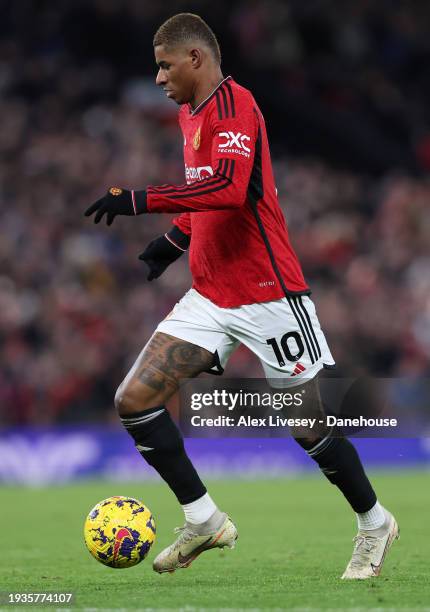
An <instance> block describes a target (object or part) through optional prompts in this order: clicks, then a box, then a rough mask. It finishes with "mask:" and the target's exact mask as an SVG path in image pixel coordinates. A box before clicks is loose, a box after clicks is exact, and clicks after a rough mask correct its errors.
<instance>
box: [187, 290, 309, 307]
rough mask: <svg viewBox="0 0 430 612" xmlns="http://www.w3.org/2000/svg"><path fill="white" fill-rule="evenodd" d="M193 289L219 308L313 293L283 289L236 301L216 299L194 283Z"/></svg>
mask: <svg viewBox="0 0 430 612" xmlns="http://www.w3.org/2000/svg"><path fill="white" fill-rule="evenodd" d="M192 289H194V291H197V293H198V294H199V295H201V296H202V297H204V298H205V299H206V300H209V301H210V302H212V304H215V306H218V307H219V308H240V306H249V305H250V304H264V303H266V302H275V301H276V300H282V298H284V297H287V296H300V295H307V296H309V295H311V293H312V291H311V290H310V289H302V290H299V291H288V292H284V291H281V292H280V293H276V294H274V295H272V296H270V297H267V298H264V299H262V300H256V299H249V300H248V299H245V300H243V301H242V300H240V302H236V301H234V302H233V301H231V300H228V301H225V302H224V301H215V300H214V299H213V298H212V297H210V296H209V295H205V293H203V291H201V290H199V289H198V288H197V287H196V286H195V285H192Z"/></svg>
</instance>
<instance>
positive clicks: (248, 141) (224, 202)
mask: <svg viewBox="0 0 430 612" xmlns="http://www.w3.org/2000/svg"><path fill="white" fill-rule="evenodd" d="M230 91H231V88H230ZM216 102H217V104H216V105H215V104H214V106H213V112H212V114H211V118H210V128H211V137H212V147H211V165H212V168H214V170H215V171H214V174H213V175H212V176H210V177H207V178H204V179H203V180H201V181H196V182H194V183H192V184H191V185H187V184H183V185H162V186H160V187H155V186H151V185H150V186H148V187H147V190H146V192H147V212H149V213H175V212H205V211H213V210H225V209H232V208H240V207H241V206H243V204H244V203H245V201H246V196H247V190H248V184H249V178H250V175H251V170H252V165H253V162H254V154H255V142H256V137H257V118H256V115H255V112H254V108H253V102H252V99H251V97H249V99H248V100H246V101H245V103H243V104H242V105H240V106H239V105H238V104H237V103H236V104H235V103H234V99H233V96H232V95H231V98H230V99H229V98H228V96H227V95H224V96H221V94H220V95H219V97H218V96H217V97H216Z"/></svg>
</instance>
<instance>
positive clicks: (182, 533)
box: [152, 510, 238, 574]
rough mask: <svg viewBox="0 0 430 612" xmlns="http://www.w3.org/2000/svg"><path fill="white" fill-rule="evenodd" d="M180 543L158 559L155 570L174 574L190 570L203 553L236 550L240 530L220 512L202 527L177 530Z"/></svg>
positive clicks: (161, 554)
mask: <svg viewBox="0 0 430 612" xmlns="http://www.w3.org/2000/svg"><path fill="white" fill-rule="evenodd" d="M175 533H179V537H178V539H177V540H176V541H175V542H173V544H171V545H170V546H168V547H167V548H165V549H164V550H163V551H161V553H160V554H159V555H158V556H157V557H156V558H155V560H154V562H153V565H152V567H153V569H154V571H155V572H158V573H159V574H163V573H164V572H174V571H175V570H177V569H180V568H183V567H188V566H189V565H191V563H192V562H193V561H194V559H196V558H197V557H198V556H199V555H200V554H201V553H202V552H205V551H206V550H210V549H211V548H225V547H227V548H234V545H235V544H236V540H237V537H238V535H237V529H236V527H235V526H234V524H233V522H232V521H231V519H230V518H229V517H228V516H227V514H225V513H224V512H220V511H219V510H216V511H215V512H214V514H213V515H212V516H211V517H210V519H209V520H208V521H206V522H205V523H203V524H201V525H193V524H191V523H185V525H184V526H183V527H176V529H175Z"/></svg>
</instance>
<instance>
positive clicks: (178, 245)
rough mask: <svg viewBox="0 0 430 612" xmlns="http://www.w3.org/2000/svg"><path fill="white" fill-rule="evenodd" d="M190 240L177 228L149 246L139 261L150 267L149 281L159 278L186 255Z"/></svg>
mask: <svg viewBox="0 0 430 612" xmlns="http://www.w3.org/2000/svg"><path fill="white" fill-rule="evenodd" d="M189 243H190V238H189V236H187V235H186V234H184V233H183V232H181V230H180V229H179V228H177V227H176V226H175V227H174V228H173V229H172V230H171V231H170V232H169V233H168V234H165V235H164V236H159V237H158V238H156V239H155V240H153V241H152V242H150V243H149V244H148V246H147V247H146V249H145V250H144V251H143V253H141V254H140V255H139V259H141V260H142V261H144V262H145V263H146V264H147V265H148V266H149V274H148V280H149V281H152V280H154V278H158V277H159V276H161V275H162V274H163V272H164V270H165V269H166V268H167V267H168V266H170V264H171V263H173V262H174V261H176V260H177V259H179V257H180V256H181V255H183V254H184V253H185V251H186V250H187V248H188V245H189Z"/></svg>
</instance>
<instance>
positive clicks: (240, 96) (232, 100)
mask: <svg viewBox="0 0 430 612" xmlns="http://www.w3.org/2000/svg"><path fill="white" fill-rule="evenodd" d="M214 98H215V101H214V104H213V105H212V108H211V110H212V117H213V119H215V120H224V119H236V118H239V117H241V116H242V115H243V113H245V114H246V113H252V112H253V109H254V108H256V107H257V105H256V103H255V100H254V97H253V95H252V93H251V92H250V91H249V89H246V88H245V87H242V86H241V85H239V84H238V83H236V81H234V80H233V79H232V78H231V77H227V78H226V79H224V81H223V82H222V83H221V85H220V86H219V87H218V89H217V90H216V91H215V96H214Z"/></svg>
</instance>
